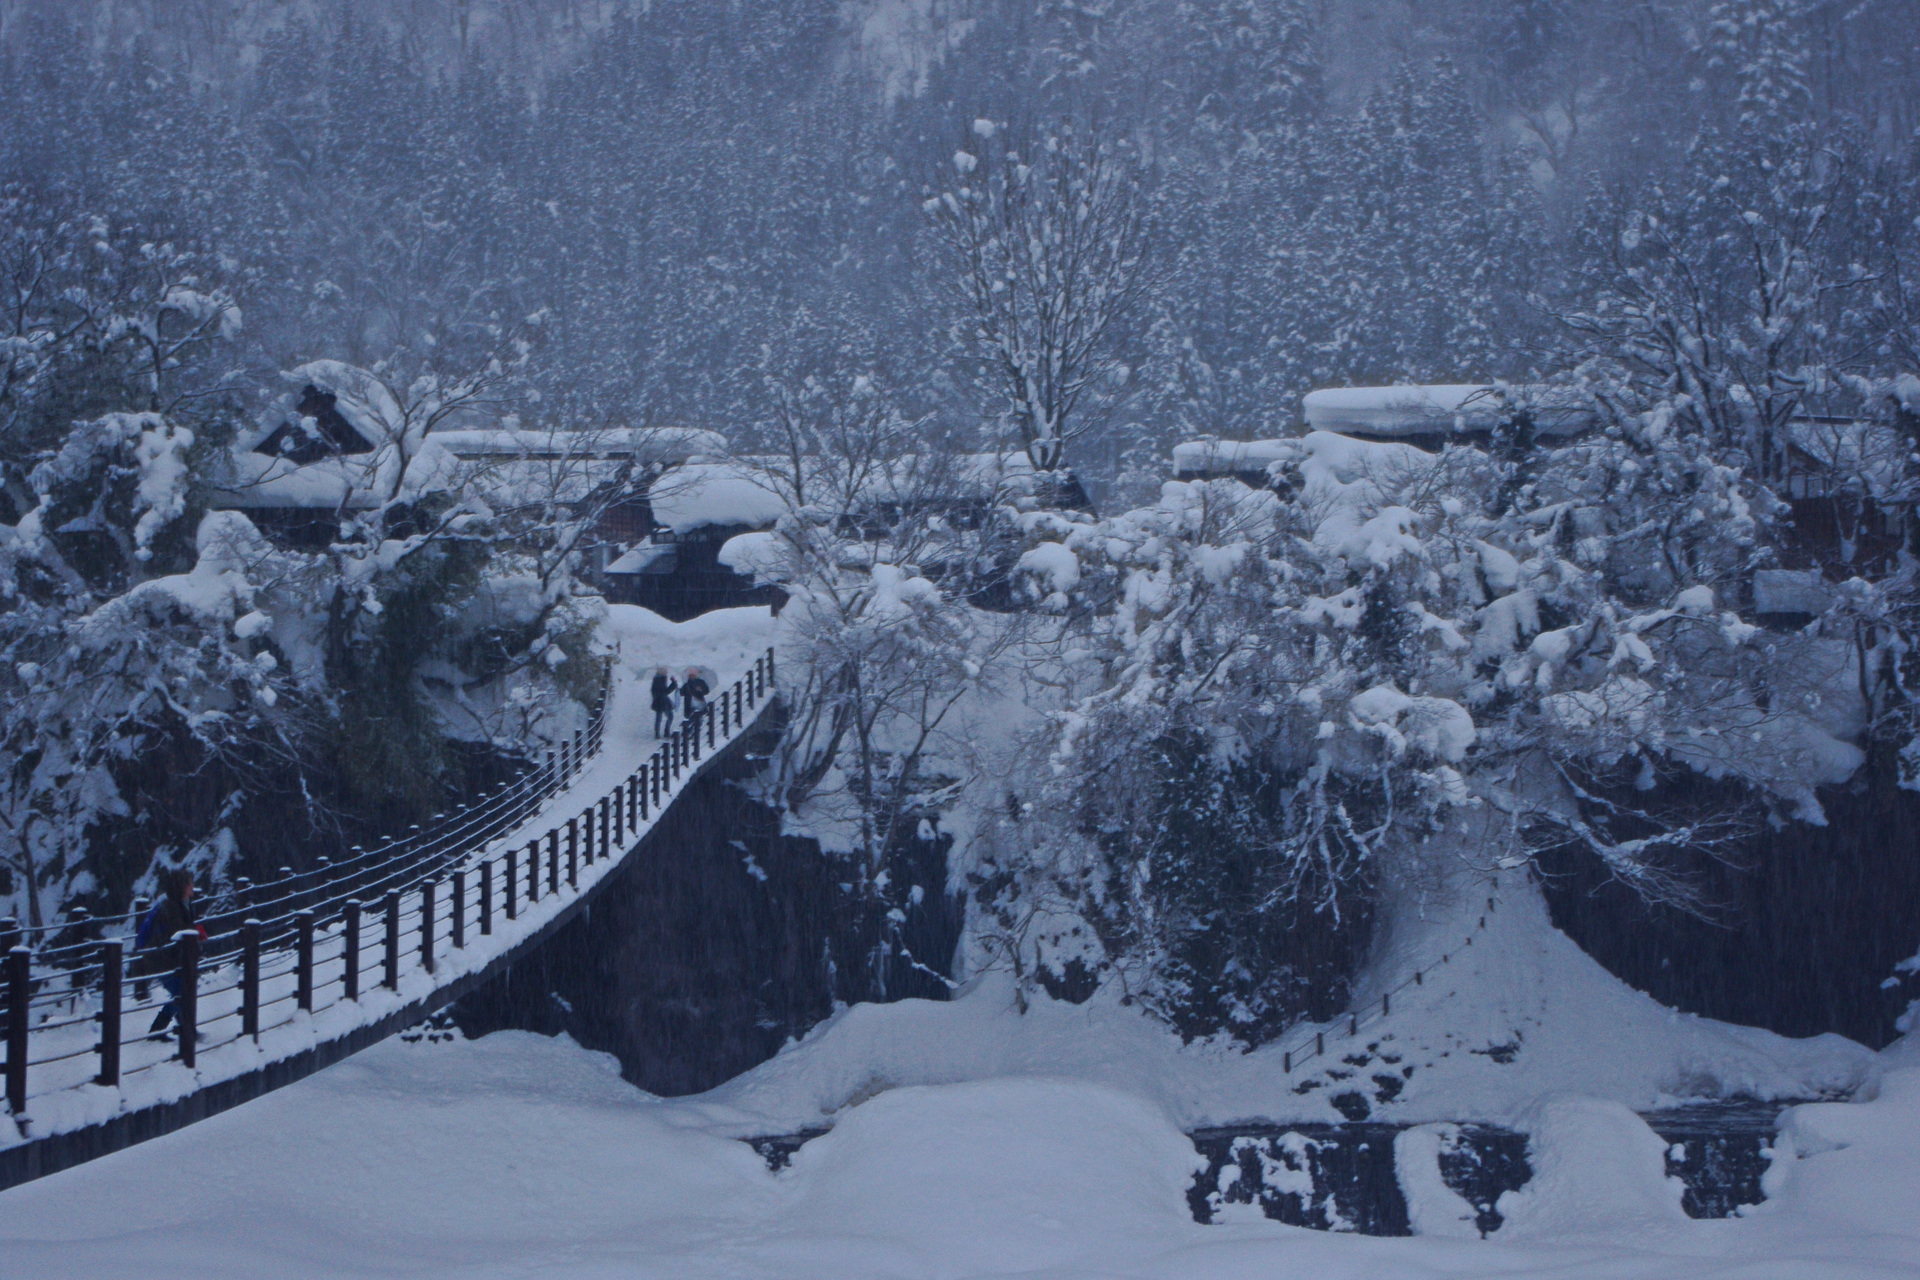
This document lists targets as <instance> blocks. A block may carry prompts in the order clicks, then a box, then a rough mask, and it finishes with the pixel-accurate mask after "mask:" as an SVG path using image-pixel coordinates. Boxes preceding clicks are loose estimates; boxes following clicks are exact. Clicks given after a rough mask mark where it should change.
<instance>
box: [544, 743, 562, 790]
mask: <svg viewBox="0 0 1920 1280" xmlns="http://www.w3.org/2000/svg"><path fill="white" fill-rule="evenodd" d="M556 763H557V762H556V761H555V760H554V757H553V752H552V751H548V752H547V772H546V778H547V781H546V789H547V790H548V791H552V790H553V788H554V783H555V781H556V780H557V779H558V778H559V776H560V774H559V771H558V770H557V769H556V768H555V767H554V766H555V764H556Z"/></svg>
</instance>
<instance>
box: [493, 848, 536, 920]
mask: <svg viewBox="0 0 1920 1280" xmlns="http://www.w3.org/2000/svg"><path fill="white" fill-rule="evenodd" d="M535 847H536V848H538V846H537V845H536V846H535ZM506 870H507V874H506V878H505V880H503V881H502V883H501V885H500V888H501V890H502V891H503V896H504V898H505V899H506V904H507V919H509V920H515V919H518V918H519V916H520V907H519V901H518V899H519V897H520V851H519V850H518V849H508V850H507V867H506Z"/></svg>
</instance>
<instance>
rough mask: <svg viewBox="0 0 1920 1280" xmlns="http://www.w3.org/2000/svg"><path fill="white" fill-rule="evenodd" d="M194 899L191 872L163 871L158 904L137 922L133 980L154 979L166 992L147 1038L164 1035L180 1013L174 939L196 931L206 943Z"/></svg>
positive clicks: (179, 870) (178, 980) (167, 869)
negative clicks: (165, 998)
mask: <svg viewBox="0 0 1920 1280" xmlns="http://www.w3.org/2000/svg"><path fill="white" fill-rule="evenodd" d="M193 895H194V887H193V872H191V871H189V870H187V869H186V868H185V867H162V868H161V869H160V901H158V902H156V903H154V904H153V909H152V910H151V911H149V912H147V915H146V919H144V920H142V921H141V922H140V929H139V931H138V932H137V933H135V934H134V938H133V947H134V952H135V954H136V955H137V956H138V957H139V959H138V960H137V961H136V963H135V968H134V972H135V974H136V976H141V977H148V976H157V977H158V978H159V979H160V985H161V986H163V987H165V988H166V989H167V1002H166V1003H165V1004H163V1005H161V1006H160V1012H159V1013H157V1014H155V1015H154V1018H153V1025H152V1026H151V1027H149V1028H148V1029H147V1034H148V1035H150V1036H160V1035H163V1034H165V1032H166V1029H167V1024H168V1023H170V1022H172V1021H173V1019H174V1016H175V1015H176V1014H177V1013H178V1012H179V1001H180V947H179V944H178V943H176V942H175V941H174V937H175V936H176V935H178V934H180V933H182V932H184V931H186V930H188V929H196V930H198V931H199V933H200V940H201V941H202V942H205V941H206V939H207V931H206V929H205V927H204V926H202V925H201V923H200V921H199V918H198V917H199V912H198V911H197V910H195V909H194V905H193Z"/></svg>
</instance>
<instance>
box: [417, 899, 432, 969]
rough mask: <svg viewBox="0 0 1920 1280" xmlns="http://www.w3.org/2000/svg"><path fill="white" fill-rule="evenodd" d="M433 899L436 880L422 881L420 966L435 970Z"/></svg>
mask: <svg viewBox="0 0 1920 1280" xmlns="http://www.w3.org/2000/svg"><path fill="white" fill-rule="evenodd" d="M433 899H434V882H433V881H431V880H423V881H421V882H420V967H421V968H422V969H425V970H426V971H427V972H428V973H432V972H433V932H434V930H433V905H434V903H433Z"/></svg>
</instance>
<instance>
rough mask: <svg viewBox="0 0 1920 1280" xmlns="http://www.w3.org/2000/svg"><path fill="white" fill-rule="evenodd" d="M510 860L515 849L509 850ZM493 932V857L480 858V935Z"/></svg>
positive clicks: (484, 935)
mask: <svg viewBox="0 0 1920 1280" xmlns="http://www.w3.org/2000/svg"><path fill="white" fill-rule="evenodd" d="M507 858H508V860H509V861H511V860H512V858H513V851H512V850H511V849H509V850H508V851H507ZM492 933H493V859H492V858H482V859H480V936H481V937H483V938H484V937H488V936H490V935H491V934H492Z"/></svg>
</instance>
